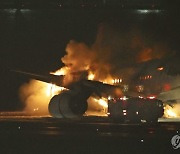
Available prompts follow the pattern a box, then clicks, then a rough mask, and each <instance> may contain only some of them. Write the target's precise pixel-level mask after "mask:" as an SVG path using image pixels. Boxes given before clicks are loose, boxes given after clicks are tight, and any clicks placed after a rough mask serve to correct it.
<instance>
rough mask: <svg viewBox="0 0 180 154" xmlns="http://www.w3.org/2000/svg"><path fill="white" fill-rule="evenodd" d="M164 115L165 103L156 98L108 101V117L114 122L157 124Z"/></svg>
mask: <svg viewBox="0 0 180 154" xmlns="http://www.w3.org/2000/svg"><path fill="white" fill-rule="evenodd" d="M163 114H164V107H163V102H162V101H161V100H158V99H155V98H142V97H130V96H123V97H121V98H111V99H109V100H108V116H109V117H111V118H112V119H114V120H123V121H136V122H140V121H141V120H145V121H146V122H157V121H158V118H160V117H162V116H163Z"/></svg>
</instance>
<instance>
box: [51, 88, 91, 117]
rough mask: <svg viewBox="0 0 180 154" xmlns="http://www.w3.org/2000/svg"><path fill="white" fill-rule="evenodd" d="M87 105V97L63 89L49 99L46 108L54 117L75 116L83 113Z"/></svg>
mask: <svg viewBox="0 0 180 154" xmlns="http://www.w3.org/2000/svg"><path fill="white" fill-rule="evenodd" d="M87 107H88V105H87V99H84V98H83V97H81V95H77V94H76V95H74V94H73V93H72V92H71V91H65V92H62V93H61V94H59V95H55V96H54V97H53V98H52V99H51V100H50V103H49V106H48V109H49V113H50V114H51V116H53V117H56V118H77V117H80V116H82V115H83V114H84V113H85V111H86V110H87Z"/></svg>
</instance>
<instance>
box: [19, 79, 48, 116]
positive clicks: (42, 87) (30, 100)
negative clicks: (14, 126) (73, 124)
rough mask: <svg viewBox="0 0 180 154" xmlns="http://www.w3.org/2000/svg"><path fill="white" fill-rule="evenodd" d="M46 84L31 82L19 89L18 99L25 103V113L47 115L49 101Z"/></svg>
mask: <svg viewBox="0 0 180 154" xmlns="http://www.w3.org/2000/svg"><path fill="white" fill-rule="evenodd" d="M47 90H48V83H44V82H41V81H37V80H31V81H30V82H29V83H26V84H24V85H22V86H21V88H20V98H21V100H22V102H25V103H26V104H25V105H26V106H25V109H24V110H25V111H26V112H27V113H29V114H31V113H33V115H37V114H40V115H48V114H49V112H48V104H49V101H50V99H51V96H50V95H47Z"/></svg>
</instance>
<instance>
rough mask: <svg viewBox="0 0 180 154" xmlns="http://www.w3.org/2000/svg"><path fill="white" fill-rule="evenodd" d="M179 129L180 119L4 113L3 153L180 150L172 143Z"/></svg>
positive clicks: (1, 125) (0, 144)
mask: <svg viewBox="0 0 180 154" xmlns="http://www.w3.org/2000/svg"><path fill="white" fill-rule="evenodd" d="M178 121H179V122H178ZM179 132H180V120H179V119H168V120H167V119H159V122H158V123H154V124H148V123H145V122H142V123H130V122H125V123H120V122H114V121H113V120H112V119H109V118H107V117H83V118H80V119H73V120H70V119H55V118H52V117H50V116H30V115H23V114H21V113H2V112H1V113H0V153H3V154H4V153H10V154H13V153H37V154H38V153H52V154H54V153H62V154H63V153H73V154H74V153H123V154H124V153H179V152H180V148H179V149H176V150H175V149H173V148H172V145H171V139H172V137H173V136H174V135H176V134H179Z"/></svg>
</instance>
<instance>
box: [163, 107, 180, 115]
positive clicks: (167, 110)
mask: <svg viewBox="0 0 180 154" xmlns="http://www.w3.org/2000/svg"><path fill="white" fill-rule="evenodd" d="M164 117H166V118H179V117H180V104H175V105H172V106H170V105H168V104H166V105H165V107H164Z"/></svg>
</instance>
